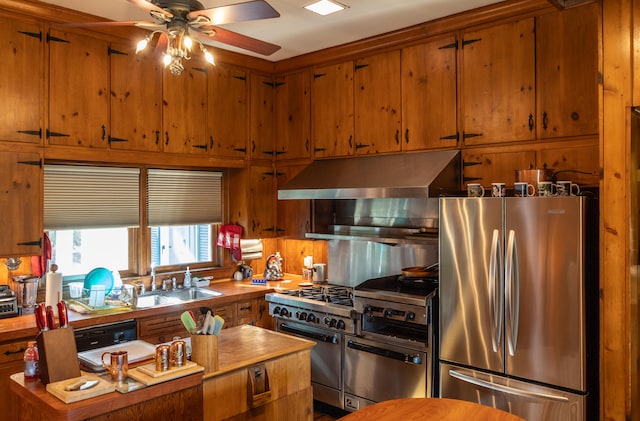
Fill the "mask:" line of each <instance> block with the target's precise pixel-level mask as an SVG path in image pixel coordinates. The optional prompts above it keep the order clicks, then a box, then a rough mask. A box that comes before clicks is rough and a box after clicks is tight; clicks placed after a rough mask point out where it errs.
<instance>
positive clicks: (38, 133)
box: [18, 129, 42, 137]
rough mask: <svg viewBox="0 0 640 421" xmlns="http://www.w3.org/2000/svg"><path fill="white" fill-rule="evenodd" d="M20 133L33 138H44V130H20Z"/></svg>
mask: <svg viewBox="0 0 640 421" xmlns="http://www.w3.org/2000/svg"><path fill="white" fill-rule="evenodd" d="M18 133H22V134H28V135H31V136H38V137H42V129H39V130H18Z"/></svg>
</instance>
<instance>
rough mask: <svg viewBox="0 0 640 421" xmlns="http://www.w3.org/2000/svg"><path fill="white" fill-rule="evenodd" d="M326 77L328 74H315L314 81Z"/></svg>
mask: <svg viewBox="0 0 640 421" xmlns="http://www.w3.org/2000/svg"><path fill="white" fill-rule="evenodd" d="M326 75H327V74H326V73H314V74H313V78H314V79H318V78H321V77H323V76H326Z"/></svg>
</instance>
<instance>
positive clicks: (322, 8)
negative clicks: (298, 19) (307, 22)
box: [304, 0, 347, 16]
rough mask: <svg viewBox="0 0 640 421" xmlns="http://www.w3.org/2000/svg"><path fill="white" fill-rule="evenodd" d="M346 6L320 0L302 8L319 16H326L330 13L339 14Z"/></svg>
mask: <svg viewBox="0 0 640 421" xmlns="http://www.w3.org/2000/svg"><path fill="white" fill-rule="evenodd" d="M346 7H347V6H345V5H344V4H340V3H336V2H335V1H331V0H320V1H317V2H315V3H311V4H308V5H306V6H304V8H305V9H307V10H311V11H312V12H315V13H317V14H319V15H322V16H326V15H328V14H330V13H334V12H339V11H340V10H344V9H345V8H346Z"/></svg>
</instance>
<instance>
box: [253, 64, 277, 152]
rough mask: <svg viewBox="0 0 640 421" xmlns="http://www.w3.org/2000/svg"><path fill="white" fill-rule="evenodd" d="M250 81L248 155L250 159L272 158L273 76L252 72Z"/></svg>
mask: <svg viewBox="0 0 640 421" xmlns="http://www.w3.org/2000/svg"><path fill="white" fill-rule="evenodd" d="M250 81H251V99H250V115H249V130H250V132H249V137H250V138H251V144H250V145H249V154H250V155H249V156H250V157H251V158H252V159H272V158H273V157H274V155H275V151H274V146H273V134H274V119H273V111H274V110H273V100H274V85H273V78H272V77H271V76H264V75H259V74H255V73H252V74H251V76H250Z"/></svg>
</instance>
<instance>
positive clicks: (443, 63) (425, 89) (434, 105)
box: [402, 36, 458, 151]
mask: <svg viewBox="0 0 640 421" xmlns="http://www.w3.org/2000/svg"><path fill="white" fill-rule="evenodd" d="M457 46H458V43H457V42H456V38H455V36H451V37H447V38H443V39H438V40H435V41H430V42H427V43H424V44H419V45H415V46H412V47H407V48H404V49H402V132H403V133H402V150H405V151H414V150H419V149H431V148H448V147H453V148H455V147H456V146H457V144H458V142H457V140H458V129H457V121H456V120H457V118H456V116H457V101H456V55H457V50H458V48H457Z"/></svg>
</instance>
